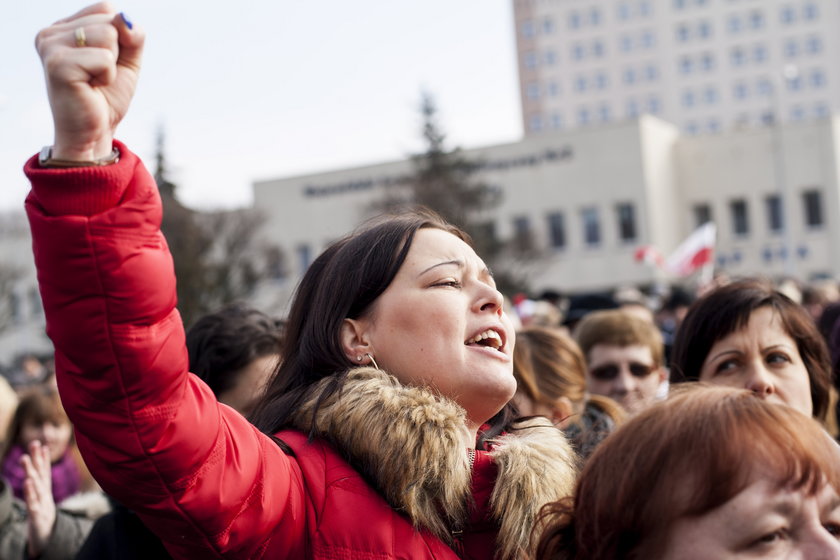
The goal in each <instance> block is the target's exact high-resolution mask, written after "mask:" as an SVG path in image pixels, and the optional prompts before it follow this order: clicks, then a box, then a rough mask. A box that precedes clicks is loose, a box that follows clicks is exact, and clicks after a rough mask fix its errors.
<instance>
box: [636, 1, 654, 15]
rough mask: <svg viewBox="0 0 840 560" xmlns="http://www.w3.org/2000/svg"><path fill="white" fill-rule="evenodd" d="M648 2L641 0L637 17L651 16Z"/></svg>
mask: <svg viewBox="0 0 840 560" xmlns="http://www.w3.org/2000/svg"><path fill="white" fill-rule="evenodd" d="M651 12H652V11H651V8H650V2H648V0H641V1H640V2H639V16H640V17H647V16H649V15H650V14H651Z"/></svg>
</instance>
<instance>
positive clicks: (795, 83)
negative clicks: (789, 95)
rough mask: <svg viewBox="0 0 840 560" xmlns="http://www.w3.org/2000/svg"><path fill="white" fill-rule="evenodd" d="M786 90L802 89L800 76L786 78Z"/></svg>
mask: <svg viewBox="0 0 840 560" xmlns="http://www.w3.org/2000/svg"><path fill="white" fill-rule="evenodd" d="M787 86H788V90H790V91H799V90H801V89H802V77H801V76H794V77H792V78H790V79H789V80H787Z"/></svg>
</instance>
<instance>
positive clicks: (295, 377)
mask: <svg viewBox="0 0 840 560" xmlns="http://www.w3.org/2000/svg"><path fill="white" fill-rule="evenodd" d="M428 228H434V229H440V230H443V231H446V232H449V233H451V234H453V235H455V236H456V237H458V238H459V239H462V240H463V241H465V242H466V243H468V244H470V243H471V240H470V238H469V236H468V235H467V234H466V233H464V232H463V231H462V230H460V229H458V228H457V227H455V226H453V225H451V224H449V223H447V222H445V221H444V220H443V219H442V218H441V217H440V216H438V215H437V214H435V213H433V212H431V211H429V210H425V209H419V210H415V211H412V212H406V213H401V214H397V215H387V216H381V217H379V218H376V219H374V220H372V221H370V222H368V223H367V224H365V225H363V226H362V227H361V228H360V229H358V230H357V231H355V232H353V233H351V234H350V235H347V236H345V237H343V238H341V239H339V240H338V241H336V242H335V243H333V244H332V245H330V246H329V247H328V248H327V249H326V250H325V251H324V252H323V253H321V255H320V256H318V258H316V259H315V261H314V262H313V263H312V264H311V265H310V267H309V269H308V270H307V271H306V274H305V275H304V277H303V279H302V280H301V281H300V284H299V285H298V287H297V292H296V294H295V297H294V301H293V303H292V307H291V311H290V313H289V318H288V320H287V322H286V332H285V340H284V352H283V356H282V361H281V363H280V365H279V368H278V370H277V372H276V373H275V374H274V376H273V378H272V380H271V381H270V382H269V385H268V387H267V389H266V392H265V395H264V397H263V399H262V400H261V401H260V403H259V404H258V405H257V407H256V409H255V410H254V413H253V415H252V417H251V421H252V422H253V423H254V424H255V425H256V426H257V427H258V428H259V429H260V430H262V431H263V432H265V433H267V434H269V435H272V434H274V433H276V432H277V431H279V430H281V429H283V428H288V427H290V426H291V423H292V418H293V417H294V415H295V414H297V412H298V408H299V407H300V405H301V403H303V402H304V401H306V400H307V399H308V398H309V396H310V395H309V393H310V391H311V390H312V387H313V386H314V385H315V384H317V383H318V382H319V381H320V380H322V379H324V378H327V377H329V378H331V380H332V381H331V383H330V384H329V385H328V386H327V387H326V389H325V390H324V391H323V392H322V394H321V395H320V396H319V400H318V403H320V402H323V400H324V399H325V398H327V397H328V396H329V395H331V394H334V393H335V392H336V391H338V390H339V389H340V387H341V385H342V383H343V381H344V379H345V378H346V376H345V374H346V373H347V371H349V370H350V369H351V368H353V367H356V364H354V363H353V362H352V361H350V359H349V358H348V357H347V356H346V355H345V353H344V350H343V349H342V345H341V338H340V333H341V325H342V323H343V321H344V319H357V318H359V317H362V316H364V315H365V313H367V312H368V311H369V310H370V309H371V306H372V304H373V303H374V301H376V299H377V298H378V297H379V296H380V295H381V294H382V293H383V292H384V291H385V289H386V288H387V287H388V286H389V285H390V284H391V282H392V281H393V279H394V277H395V276H396V275H397V272H398V271H399V269H400V267H401V266H402V264H403V262H404V261H405V258H406V255H408V251H409V249H410V248H411V243H412V241H413V240H414V236H415V234H416V233H417V232H418V231H419V230H421V229H428ZM312 417H313V426H312V427H311V429H310V436H312V435H313V434H314V418H315V415H314V414H313V415H312ZM511 420H512V411H511V408H510V407H509V406H506V407H505V408H503V409H502V411H500V412H499V413H498V414H497V415H496V416H495V417H494V418H493V419H491V420H490V424H491V429H490V430H488V431H487V432H485V433H484V436H483V437H484V438H490V437H494V436H495V435H498V434H499V433H500V432H501V431H502V430H503V429H505V428H506V427H507V426H508V425H509V423H510V421H511Z"/></svg>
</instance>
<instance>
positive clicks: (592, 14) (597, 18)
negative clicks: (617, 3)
mask: <svg viewBox="0 0 840 560" xmlns="http://www.w3.org/2000/svg"><path fill="white" fill-rule="evenodd" d="M589 23H591V24H592V25H600V24H601V10H600V9H598V8H592V9H591V10H589Z"/></svg>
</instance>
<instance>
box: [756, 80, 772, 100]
mask: <svg viewBox="0 0 840 560" xmlns="http://www.w3.org/2000/svg"><path fill="white" fill-rule="evenodd" d="M755 89H756V91H757V92H758V94H759V95H763V96H765V97H767V96H769V95H771V94H772V93H773V84H772V83H770V80H768V79H767V78H761V79H760V80H758V82H756V84H755Z"/></svg>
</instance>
